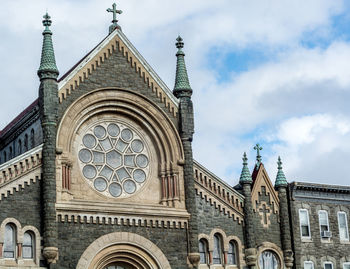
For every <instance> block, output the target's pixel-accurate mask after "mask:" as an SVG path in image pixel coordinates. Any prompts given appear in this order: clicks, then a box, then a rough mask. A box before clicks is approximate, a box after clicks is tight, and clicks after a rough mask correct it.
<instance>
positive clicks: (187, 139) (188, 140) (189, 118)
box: [173, 36, 199, 268]
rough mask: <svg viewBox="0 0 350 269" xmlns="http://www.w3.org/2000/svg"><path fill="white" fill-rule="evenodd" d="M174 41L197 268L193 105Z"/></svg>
mask: <svg viewBox="0 0 350 269" xmlns="http://www.w3.org/2000/svg"><path fill="white" fill-rule="evenodd" d="M176 40H177V42H176V47H177V49H178V51H177V53H176V57H177V64H176V78H175V87H174V91H173V93H174V95H175V96H176V97H177V98H178V99H179V132H180V137H181V140H182V144H183V148H184V155H185V163H184V181H185V197H186V208H187V211H188V212H189V213H190V214H191V217H190V219H189V222H188V237H189V238H188V259H189V262H190V264H191V266H193V267H194V268H197V266H198V263H199V249H198V215H197V210H196V208H197V207H196V192H195V186H194V174H193V152H192V139H193V133H194V120H193V103H192V100H191V96H192V89H191V86H190V83H189V79H188V75H187V70H186V65H185V59H184V56H185V53H184V52H183V51H182V48H183V46H184V43H183V41H182V38H181V37H180V36H179V37H178V38H177V39H176Z"/></svg>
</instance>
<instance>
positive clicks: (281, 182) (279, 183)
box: [275, 156, 288, 188]
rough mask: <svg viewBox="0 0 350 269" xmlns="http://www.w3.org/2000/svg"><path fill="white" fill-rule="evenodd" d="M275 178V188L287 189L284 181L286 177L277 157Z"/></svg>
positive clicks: (279, 158)
mask: <svg viewBox="0 0 350 269" xmlns="http://www.w3.org/2000/svg"><path fill="white" fill-rule="evenodd" d="M277 168H278V171H277V176H276V182H275V187H276V188H278V187H287V186H288V182H287V179H286V176H285V175H284V173H283V170H282V161H281V157H280V156H278V161H277Z"/></svg>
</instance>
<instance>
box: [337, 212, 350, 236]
mask: <svg viewBox="0 0 350 269" xmlns="http://www.w3.org/2000/svg"><path fill="white" fill-rule="evenodd" d="M338 225H339V237H340V240H341V241H349V230H348V220H347V217H346V213H345V212H338Z"/></svg>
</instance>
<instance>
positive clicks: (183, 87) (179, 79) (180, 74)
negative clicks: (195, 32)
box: [173, 36, 192, 97]
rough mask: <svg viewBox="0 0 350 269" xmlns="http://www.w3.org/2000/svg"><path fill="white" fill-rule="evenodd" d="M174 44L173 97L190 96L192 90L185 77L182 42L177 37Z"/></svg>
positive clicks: (186, 76)
mask: <svg viewBox="0 0 350 269" xmlns="http://www.w3.org/2000/svg"><path fill="white" fill-rule="evenodd" d="M176 40H177V42H176V47H177V48H178V51H177V53H176V57H177V64H176V77H175V87H174V91H173V93H174V95H175V96H176V97H180V96H182V95H184V94H186V95H187V96H191V95H192V89H191V86H190V82H189V79H188V75H187V70H186V64H185V53H184V52H183V51H182V48H183V47H184V42H182V41H183V40H182V38H181V37H180V36H179V37H178V38H177V39H176Z"/></svg>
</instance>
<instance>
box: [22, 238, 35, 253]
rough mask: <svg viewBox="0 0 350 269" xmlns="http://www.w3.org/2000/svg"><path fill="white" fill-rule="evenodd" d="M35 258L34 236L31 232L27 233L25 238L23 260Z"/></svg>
mask: <svg viewBox="0 0 350 269" xmlns="http://www.w3.org/2000/svg"><path fill="white" fill-rule="evenodd" d="M33 257H34V235H33V234H32V233H31V232H25V233H24V236H23V258H24V259H33Z"/></svg>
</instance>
